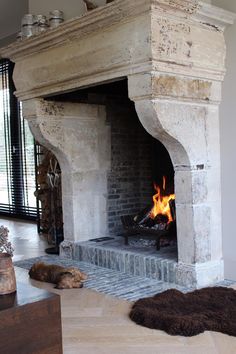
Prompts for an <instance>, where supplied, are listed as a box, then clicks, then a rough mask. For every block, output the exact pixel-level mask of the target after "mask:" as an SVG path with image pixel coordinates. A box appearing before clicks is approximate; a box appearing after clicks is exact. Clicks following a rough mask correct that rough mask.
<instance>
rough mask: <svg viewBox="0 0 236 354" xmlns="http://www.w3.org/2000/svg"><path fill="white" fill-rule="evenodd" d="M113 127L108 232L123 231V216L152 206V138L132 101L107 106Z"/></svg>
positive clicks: (108, 117)
mask: <svg viewBox="0 0 236 354" xmlns="http://www.w3.org/2000/svg"><path fill="white" fill-rule="evenodd" d="M107 120H108V124H110V126H111V170H110V172H109V174H108V205H107V207H108V229H109V233H110V234H113V235H114V234H118V233H120V232H122V231H123V228H122V225H121V221H120V217H121V215H127V214H135V213H137V212H139V211H140V210H141V209H142V208H144V207H145V206H147V205H148V204H150V203H151V200H152V199H151V198H152V194H153V188H152V162H151V146H152V138H151V136H150V135H149V134H148V133H147V132H146V131H145V130H144V128H143V127H142V126H141V123H140V121H139V119H138V116H137V114H136V111H135V108H134V105H133V103H132V102H117V101H115V100H113V101H109V102H108V103H107Z"/></svg>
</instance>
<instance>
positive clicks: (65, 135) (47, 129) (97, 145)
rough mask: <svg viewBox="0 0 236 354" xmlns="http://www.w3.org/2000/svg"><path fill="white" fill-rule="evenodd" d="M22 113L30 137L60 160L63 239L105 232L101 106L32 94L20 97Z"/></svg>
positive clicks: (105, 137)
mask: <svg viewBox="0 0 236 354" xmlns="http://www.w3.org/2000/svg"><path fill="white" fill-rule="evenodd" d="M23 115H24V117H25V118H26V119H27V120H28V122H29V125H30V128H31V130H32V133H33V135H34V137H35V139H36V140H37V141H38V142H39V143H40V144H42V145H43V146H45V147H46V148H47V149H49V150H51V151H52V152H53V153H54V154H55V156H56V157H57V159H58V161H59V164H60V167H61V171H62V199H63V221H64V235H65V240H67V241H73V242H75V241H84V240H88V239H91V238H97V237H101V236H104V235H106V233H107V208H106V203H107V171H108V169H109V166H110V127H109V126H108V125H107V124H106V112H105V108H104V107H103V106H97V105H90V104H78V103H73V104H71V103H68V102H67V103H62V102H52V101H44V100H42V99H35V100H30V101H25V102H23Z"/></svg>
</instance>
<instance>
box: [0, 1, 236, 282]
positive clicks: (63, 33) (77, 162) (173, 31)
mask: <svg viewBox="0 0 236 354" xmlns="http://www.w3.org/2000/svg"><path fill="white" fill-rule="evenodd" d="M233 20H234V15H233V14H231V13H229V12H227V11H224V10H221V9H219V8H216V7H213V6H211V5H209V4H205V3H202V2H200V1H197V0H146V1H144V0H116V1H114V2H112V3H110V4H108V5H106V6H103V7H101V8H98V9H96V10H94V11H91V12H90V13H88V14H86V15H84V16H82V17H79V18H75V19H72V20H69V21H67V22H65V23H64V24H62V25H60V26H59V27H58V28H57V29H54V30H49V31H48V32H46V33H44V34H41V35H38V36H34V37H32V38H30V39H27V40H24V41H22V42H17V43H14V44H12V45H11V46H9V47H6V48H3V49H2V50H1V56H2V57H6V58H10V59H11V60H12V61H13V62H15V70H14V81H15V85H16V89H17V91H16V95H17V97H18V98H19V99H20V100H21V101H22V103H23V113H24V117H25V118H26V119H27V120H28V121H29V124H30V127H31V129H32V132H33V134H34V136H35V138H36V139H37V140H38V141H39V142H40V143H41V144H42V145H45V146H46V147H47V148H48V149H50V150H52V151H53V152H54V154H55V155H56V157H57V159H58V161H59V163H60V166H61V170H62V194H63V215H64V235H65V241H66V242H67V243H68V242H70V243H71V245H72V246H71V248H72V250H73V245H74V244H75V243H76V242H80V241H84V240H88V239H91V238H97V237H101V236H105V235H107V234H109V233H111V232H112V230H113V228H115V226H116V225H115V221H114V220H115V218H113V219H112V221H111V217H114V214H112V212H113V213H116V212H117V210H116V209H115V210H111V209H110V210H109V208H110V207H111V205H112V204H111V201H112V199H113V200H115V199H116V198H117V197H116V194H115V193H114V194H112V192H111V190H112V184H113V185H115V182H114V179H115V178H116V176H114V172H115V169H114V161H113V158H114V156H115V149H116V148H117V145H116V143H115V140H114V139H115V133H114V134H112V133H111V131H112V124H113V123H114V124H115V123H116V124H117V126H116V127H114V126H113V128H114V129H117V135H119V134H121V130H122V129H123V130H125V129H127V130H130V133H129V134H128V135H127V136H126V139H128V138H127V137H129V138H130V139H131V140H132V139H134V140H133V144H137V139H138V138H137V137H140V140H139V143H138V146H139V155H140V154H141V155H142V154H143V156H142V159H144V161H145V158H144V157H145V154H146V153H147V151H145V146H146V147H147V145H146V142H145V139H147V140H148V139H149V138H150V139H156V140H158V141H159V142H160V143H161V144H163V145H164V146H165V148H166V150H167V151H168V153H169V156H170V158H171V161H172V164H173V168H174V187H175V194H176V218H177V242H178V264H177V267H176V282H177V283H178V284H181V285H190V284H191V285H197V286H204V285H208V284H212V283H214V282H216V281H220V280H222V279H223V259H222V236H221V188H220V149H219V121H218V107H219V104H220V100H221V84H222V81H223V78H224V73H225V67H224V61H225V52H226V50H225V42H224V34H223V33H224V28H225V26H226V25H227V24H231V23H233ZM120 80H121V81H122V82H127V86H128V94H127V96H128V98H129V100H126V104H124V103H123V101H122V102H120V103H119V99H120V98H116V104H115V105H114V104H113V103H114V101H112V100H111V101H109V99H107V98H104V96H105V97H107V95H104V94H103V93H102V91H99V92H97V91H96V90H95V92H94V90H92V91H90V90H89V88H91V87H98V86H101V85H115V83H117V82H118V83H119V82H120ZM118 85H119V84H118ZM120 86H121V87H122V85H120ZM86 90H87V91H86ZM80 91H81V92H82V91H83V93H84V92H86V99H81V98H80V99H79V98H78V99H73V100H72V99H68V97H69V96H70V95H72V94H73V97H75V96H76V97H80V93H79V92H80ZM65 97H67V99H66V98H65ZM131 101H132V102H133V103H132V102H131ZM127 102H128V103H127ZM130 107H132V109H131V108H130ZM134 107H135V110H134ZM124 108H125V109H124ZM129 110H130V111H129ZM135 111H136V112H135ZM111 112H113V113H112V115H113V119H114V121H113V123H112V122H111V120H110V117H111ZM134 115H136V116H135V117H133V119H134V120H135V119H136V118H137V120H138V119H139V122H138V121H135V124H133V125H132V124H131V126H130V125H129V123H127V122H126V123H127V124H124V125H123V126H122V124H121V123H122V119H120V118H119V116H120V117H123V118H124V117H128V116H129V119H131V120H132V116H134ZM116 119H117V121H116ZM134 127H136V128H134ZM141 128H142V129H144V130H145V134H146V135H145V134H144V135H142V136H141V135H139V131H140V129H141ZM134 129H136V130H135V134H134V131H133V130H134ZM113 132H114V130H113ZM134 135H135V137H134ZM112 139H113V140H112ZM122 139H124V136H123V138H122ZM135 139H136V140H135ZM142 144H143V145H142ZM111 146H113V150H112V149H111ZM118 150H119V148H118ZM122 153H125V151H123V152H122ZM127 153H130V151H128V152H127ZM117 154H118V152H116V155H117ZM117 158H118V157H117ZM148 158H149V157H148V156H147V159H146V161H148ZM134 163H137V164H138V162H137V161H136V162H135V161H134ZM112 166H113V168H112ZM136 167H137V166H136ZM146 167H147V168H146V170H145V168H144V170H145V172H142V174H143V173H144V174H145V173H146V176H145V175H144V177H145V178H143V179H142V178H140V179H139V182H138V183H139V185H142V183H143V186H142V188H141V187H140V189H139V194H140V193H141V191H143V194H144V195H143V196H142V198H143V199H142V202H140V204H139V205H138V206H137V205H136V207H140V206H141V204H142V203H143V202H144V200H145V198H146V197H147V195H148V194H149V186H151V182H152V181H150V180H148V183H147V178H146V177H147V176H148V174H149V172H150V169H149V167H148V164H147V166H146ZM124 172H125V166H124ZM120 178H121V179H122V178H126V177H124V176H123V177H120ZM129 178H130V181H127V180H126V181H125V182H129V183H130V185H131V190H132V186H133V183H135V176H129ZM132 178H134V179H133V180H132ZM121 182H122V180H121ZM126 187H127V185H126ZM126 187H125V188H126ZM116 188H117V187H113V189H116ZM150 190H151V187H150ZM120 193H122V192H120ZM125 194H126V195H127V193H125ZM128 194H129V193H128ZM127 198H129V196H127ZM130 199H132V197H130ZM123 202H124V203H123V206H124V208H125V203H126V201H125V198H124V200H123ZM127 203H128V201H127ZM132 203H133V201H129V204H132ZM121 205H122V203H121ZM130 208H131V207H130ZM113 224H114V225H113ZM113 231H114V230H113Z"/></svg>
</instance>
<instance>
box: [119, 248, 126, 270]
mask: <svg viewBox="0 0 236 354" xmlns="http://www.w3.org/2000/svg"><path fill="white" fill-rule="evenodd" d="M120 271H121V272H122V273H124V272H125V254H124V253H123V252H122V253H121V254H120Z"/></svg>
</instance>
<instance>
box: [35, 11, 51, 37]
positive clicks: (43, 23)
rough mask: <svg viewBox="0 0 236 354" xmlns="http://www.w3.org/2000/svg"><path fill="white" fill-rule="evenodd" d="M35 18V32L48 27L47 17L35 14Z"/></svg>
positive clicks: (42, 30)
mask: <svg viewBox="0 0 236 354" xmlns="http://www.w3.org/2000/svg"><path fill="white" fill-rule="evenodd" d="M36 19H37V29H36V31H37V33H41V32H44V31H46V30H47V29H48V27H49V26H48V20H47V17H46V16H44V15H37V16H36Z"/></svg>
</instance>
